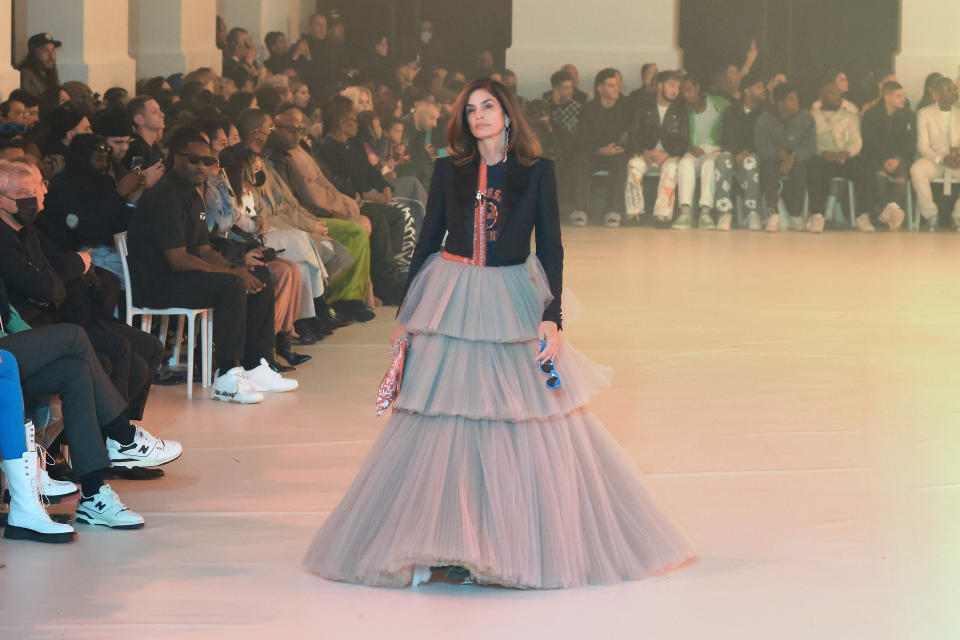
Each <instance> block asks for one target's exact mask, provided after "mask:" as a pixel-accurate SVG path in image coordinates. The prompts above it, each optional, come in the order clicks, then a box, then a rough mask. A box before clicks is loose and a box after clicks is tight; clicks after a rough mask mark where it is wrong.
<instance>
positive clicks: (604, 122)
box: [570, 68, 630, 227]
mask: <svg viewBox="0 0 960 640" xmlns="http://www.w3.org/2000/svg"><path fill="white" fill-rule="evenodd" d="M618 74H619V72H618V71H617V70H616V69H609V68H608V69H602V70H601V71H600V72H599V73H597V75H596V77H595V78H594V81H593V88H594V92H595V93H596V98H595V99H594V100H593V101H592V102H588V103H587V104H586V106H584V107H583V110H582V111H581V112H580V120H579V123H578V125H577V144H576V146H577V151H578V153H577V156H576V164H575V168H574V179H575V180H576V185H575V191H574V197H573V199H574V207H575V209H574V211H573V212H572V213H571V214H570V223H571V224H573V225H574V226H577V227H582V226H585V225H586V224H587V214H586V210H587V207H588V204H589V202H590V186H591V183H592V182H593V176H594V174H595V173H596V172H598V171H606V172H608V173H609V174H610V181H611V187H610V188H609V189H607V198H606V207H605V216H604V224H606V225H607V226H608V227H619V226H620V216H621V213H622V212H623V193H622V192H621V191H620V185H622V184H623V183H624V181H625V180H626V177H627V176H626V152H625V146H626V138H627V127H628V126H629V124H630V109H629V106H628V100H627V99H626V98H622V97H621V96H620V80H619V77H618Z"/></svg>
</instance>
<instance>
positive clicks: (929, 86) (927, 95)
mask: <svg viewBox="0 0 960 640" xmlns="http://www.w3.org/2000/svg"><path fill="white" fill-rule="evenodd" d="M945 77H946V76H945V75H943V74H942V73H940V72H938V71H934V72H933V73H930V74H928V75H927V77H926V78H925V79H924V81H923V96H922V97H921V98H920V102H919V103H918V104H917V112H918V113H919V112H920V109H923V108H924V107H929V106H930V105H931V104H933V103H935V102H936V101H937V96H936V92H937V84H938V83H939V82H940V80H941V79H942V78H945Z"/></svg>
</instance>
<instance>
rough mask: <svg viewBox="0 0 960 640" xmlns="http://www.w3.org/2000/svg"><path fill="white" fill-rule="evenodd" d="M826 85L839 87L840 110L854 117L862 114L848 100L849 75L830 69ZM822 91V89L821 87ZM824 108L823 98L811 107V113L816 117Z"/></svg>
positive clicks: (826, 76)
mask: <svg viewBox="0 0 960 640" xmlns="http://www.w3.org/2000/svg"><path fill="white" fill-rule="evenodd" d="M824 80H825V82H824V85H826V84H834V85H836V87H837V90H838V91H839V92H840V108H841V109H843V110H844V111H848V112H850V113H852V114H853V115H857V114H859V113H860V110H859V109H857V105H855V104H853V103H852V102H850V101H849V100H847V98H846V96H847V94H848V93H850V80H849V79H848V78H847V74H846V73H844V72H843V71H841V70H840V69H829V70H827V73H826V75H825V78H824ZM821 90H822V87H821ZM821 108H823V97H822V96H821V97H820V98H818V99H817V101H816V102H814V103H813V104H812V105H810V111H811V113H813V114H814V116H816V112H817V111H819V110H820V109H821Z"/></svg>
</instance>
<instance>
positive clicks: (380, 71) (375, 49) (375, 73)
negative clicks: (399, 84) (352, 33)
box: [360, 32, 429, 87]
mask: <svg viewBox="0 0 960 640" xmlns="http://www.w3.org/2000/svg"><path fill="white" fill-rule="evenodd" d="M390 53H391V52H390V41H389V39H388V38H387V36H386V35H385V34H384V33H381V32H377V33H376V34H375V35H374V37H373V40H372V44H371V46H370V48H369V49H368V50H367V52H366V54H365V55H364V57H363V60H362V62H361V64H360V78H361V79H362V80H363V81H364V82H370V83H373V85H374V86H375V87H385V86H389V85H390V84H392V83H393V80H392V75H393V69H394V67H395V63H394V60H393V57H392V56H391V55H390ZM428 64H429V63H428Z"/></svg>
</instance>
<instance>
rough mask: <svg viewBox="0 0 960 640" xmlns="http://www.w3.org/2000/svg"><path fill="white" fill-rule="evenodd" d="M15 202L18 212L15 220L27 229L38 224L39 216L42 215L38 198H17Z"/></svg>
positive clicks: (14, 216) (14, 215)
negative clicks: (35, 223)
mask: <svg viewBox="0 0 960 640" xmlns="http://www.w3.org/2000/svg"><path fill="white" fill-rule="evenodd" d="M15 202H16V203H17V212H16V213H15V214H13V218H14V219H15V220H16V221H17V222H19V223H20V224H22V225H23V226H25V227H26V226H29V225H31V224H33V223H34V222H36V220H37V216H38V215H39V214H40V207H39V205H38V204H37V199H36V197H34V196H30V197H29V198H16V199H15Z"/></svg>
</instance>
